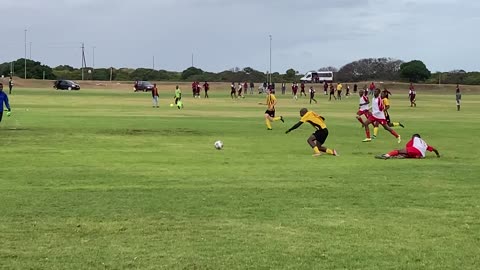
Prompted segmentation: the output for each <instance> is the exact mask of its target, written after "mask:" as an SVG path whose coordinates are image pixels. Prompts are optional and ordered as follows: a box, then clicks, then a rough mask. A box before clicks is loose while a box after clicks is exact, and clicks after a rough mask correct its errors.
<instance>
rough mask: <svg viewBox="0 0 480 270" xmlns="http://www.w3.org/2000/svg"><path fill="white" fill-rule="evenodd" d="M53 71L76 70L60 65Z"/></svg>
mask: <svg viewBox="0 0 480 270" xmlns="http://www.w3.org/2000/svg"><path fill="white" fill-rule="evenodd" d="M53 70H68V71H73V70H75V68H74V67H72V66H69V65H60V66H56V67H54V68H53Z"/></svg>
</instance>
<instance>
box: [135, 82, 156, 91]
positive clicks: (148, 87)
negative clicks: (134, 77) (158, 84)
mask: <svg viewBox="0 0 480 270" xmlns="http://www.w3.org/2000/svg"><path fill="white" fill-rule="evenodd" d="M152 89H153V84H152V83H151V82H148V81H136V82H135V84H134V85H133V90H134V91H135V92H139V91H143V92H147V91H152Z"/></svg>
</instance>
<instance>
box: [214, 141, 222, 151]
mask: <svg viewBox="0 0 480 270" xmlns="http://www.w3.org/2000/svg"><path fill="white" fill-rule="evenodd" d="M214 146H215V148H216V149H217V150H222V148H223V142H222V141H216V142H215V143H214Z"/></svg>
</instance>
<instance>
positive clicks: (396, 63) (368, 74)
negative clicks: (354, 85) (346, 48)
mask: <svg viewBox="0 0 480 270" xmlns="http://www.w3.org/2000/svg"><path fill="white" fill-rule="evenodd" d="M402 63H403V62H402V61H401V60H397V59H392V58H367V59H360V60H357V61H354V62H351V63H348V64H346V65H344V66H343V67H341V68H340V69H339V70H338V72H337V73H336V74H335V77H336V79H337V80H339V81H345V82H348V81H367V80H397V79H399V78H400V73H399V71H400V65H401V64H402Z"/></svg>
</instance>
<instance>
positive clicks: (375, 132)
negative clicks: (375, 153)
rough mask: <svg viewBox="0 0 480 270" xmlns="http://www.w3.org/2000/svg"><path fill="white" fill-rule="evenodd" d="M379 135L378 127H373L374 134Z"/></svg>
mask: <svg viewBox="0 0 480 270" xmlns="http://www.w3.org/2000/svg"><path fill="white" fill-rule="evenodd" d="M377 135H378V127H374V128H373V136H375V137H377Z"/></svg>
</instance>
